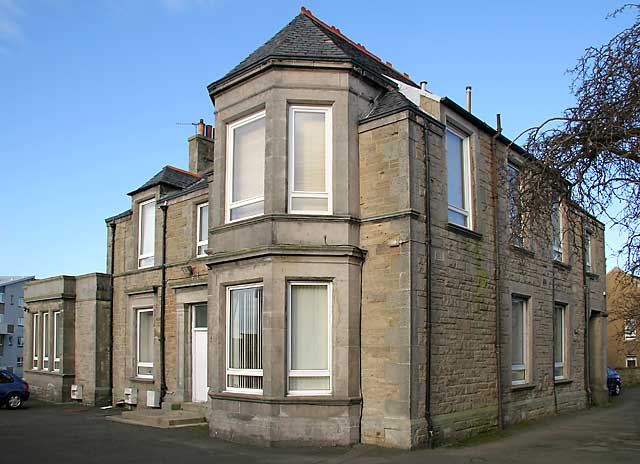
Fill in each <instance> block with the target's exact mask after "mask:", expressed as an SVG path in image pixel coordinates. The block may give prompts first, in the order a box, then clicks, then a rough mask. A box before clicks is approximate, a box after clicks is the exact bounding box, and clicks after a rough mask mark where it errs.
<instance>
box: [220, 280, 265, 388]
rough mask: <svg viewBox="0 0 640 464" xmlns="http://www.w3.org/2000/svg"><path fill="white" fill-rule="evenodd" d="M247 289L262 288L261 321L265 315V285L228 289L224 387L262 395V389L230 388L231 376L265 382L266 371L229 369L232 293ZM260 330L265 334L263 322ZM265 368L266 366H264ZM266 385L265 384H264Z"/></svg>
mask: <svg viewBox="0 0 640 464" xmlns="http://www.w3.org/2000/svg"><path fill="white" fill-rule="evenodd" d="M246 288H262V314H261V315H260V317H261V319H262V318H263V315H264V284H263V283H262V282H260V283H253V284H245V285H232V286H228V287H227V288H226V299H227V301H226V313H227V315H226V324H225V337H224V338H225V365H224V367H225V376H224V385H225V390H226V391H229V392H234V393H246V394H249V395H262V388H259V389H258V388H238V387H230V386H229V376H230V375H244V376H247V377H262V381H263V382H264V369H234V368H230V367H229V348H230V347H229V341H230V338H231V337H230V336H229V330H230V328H231V325H230V323H229V322H230V316H231V292H232V291H233V290H242V289H246ZM260 325H261V327H260V330H261V331H262V332H264V326H262V321H261V324H260ZM262 335H263V334H261V336H260V340H262ZM262 354H264V353H263V350H262V347H261V348H260V355H261V356H262ZM263 367H264V366H263ZM263 385H264V383H263Z"/></svg>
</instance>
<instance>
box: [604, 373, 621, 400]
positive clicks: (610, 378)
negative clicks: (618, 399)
mask: <svg viewBox="0 0 640 464" xmlns="http://www.w3.org/2000/svg"><path fill="white" fill-rule="evenodd" d="M607 388H608V389H609V393H610V394H611V395H614V396H617V395H619V394H620V393H621V392H622V380H621V379H620V374H618V372H617V371H616V370H615V369H612V368H610V367H607Z"/></svg>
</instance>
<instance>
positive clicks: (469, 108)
mask: <svg viewBox="0 0 640 464" xmlns="http://www.w3.org/2000/svg"><path fill="white" fill-rule="evenodd" d="M467 111H468V112H469V113H471V86H470V85H468V86H467Z"/></svg>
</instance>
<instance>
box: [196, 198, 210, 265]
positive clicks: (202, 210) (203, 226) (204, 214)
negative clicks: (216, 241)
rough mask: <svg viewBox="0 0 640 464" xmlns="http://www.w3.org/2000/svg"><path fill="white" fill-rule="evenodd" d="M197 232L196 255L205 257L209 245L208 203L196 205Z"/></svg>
mask: <svg viewBox="0 0 640 464" xmlns="http://www.w3.org/2000/svg"><path fill="white" fill-rule="evenodd" d="M197 216H198V217H197V221H198V227H197V229H198V231H197V238H196V240H197V243H196V255H197V256H206V254H207V246H208V245H209V238H208V234H209V203H202V204H201V205H198V214H197Z"/></svg>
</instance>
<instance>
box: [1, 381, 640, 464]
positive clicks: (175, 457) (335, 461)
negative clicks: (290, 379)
mask: <svg viewBox="0 0 640 464" xmlns="http://www.w3.org/2000/svg"><path fill="white" fill-rule="evenodd" d="M112 414H118V411H117V410H114V409H112V410H100V409H97V408H87V407H82V406H76V405H69V404H67V405H51V404H47V403H41V402H38V401H29V402H27V403H26V404H25V407H24V408H23V409H20V410H17V411H10V410H7V409H4V408H3V409H0V463H5V462H6V463H11V462H21V463H23V462H26V463H31V462H44V463H58V462H60V463H62V462H64V463H65V464H74V463H83V464H86V463H109V464H120V463H122V464H126V463H136V464H140V463H154V464H162V463H171V464H176V463H178V464H187V463H200V462H202V463H204V462H206V463H252V464H256V463H258V462H259V463H261V464H262V463H265V464H269V463H284V462H286V463H290V462H291V463H301V464H306V463H309V464H324V463H326V464H340V463H347V462H348V463H352V462H353V463H367V464H369V463H371V464H391V463H400V464H402V463H407V464H409V463H429V464H432V463H434V464H439V463H447V464H457V463H511V462H516V461H517V463H518V464H528V463H540V462H546V463H549V464H550V463H552V462H562V463H573V462H576V463H580V464H588V463H607V462H612V463H614V462H615V463H626V462H629V463H631V462H633V463H636V464H637V463H640V388H633V389H631V388H629V389H626V390H625V391H624V392H623V394H622V395H621V396H620V397H615V398H613V401H612V402H611V405H609V406H607V407H600V408H592V409H589V410H586V411H580V412H576V413H571V414H563V415H558V416H552V417H548V418H545V419H542V420H539V421H535V422H531V423H524V424H520V425H518V426H516V427H512V428H510V429H508V430H506V431H504V432H500V433H494V434H490V435H485V436H482V437H479V438H475V439H472V440H470V441H468V442H466V443H464V444H461V445H456V446H450V447H442V448H437V449H435V450H418V451H399V450H391V449H382V448H377V447H373V446H363V445H357V446H353V447H341V448H262V447H256V446H247V445H238V444H233V443H227V442H224V441H221V440H214V439H211V438H209V437H208V430H207V428H206V426H205V427H193V428H182V429H155V428H149V427H141V426H134V425H128V424H121V423H116V422H111V421H108V420H106V418H105V416H108V415H112Z"/></svg>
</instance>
